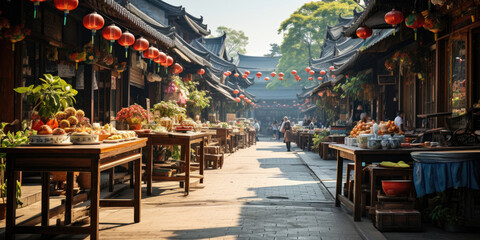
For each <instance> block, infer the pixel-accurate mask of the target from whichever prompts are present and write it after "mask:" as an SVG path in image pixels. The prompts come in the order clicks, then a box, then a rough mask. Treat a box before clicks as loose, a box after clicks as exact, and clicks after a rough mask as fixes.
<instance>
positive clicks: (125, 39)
mask: <svg viewBox="0 0 480 240" xmlns="http://www.w3.org/2000/svg"><path fill="white" fill-rule="evenodd" d="M134 43H135V36H133V34H131V33H130V32H128V31H126V32H124V33H122V36H120V38H119V39H118V44H120V46H123V47H125V58H128V47H129V46H132V45H133V44H134Z"/></svg>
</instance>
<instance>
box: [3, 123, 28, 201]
mask: <svg viewBox="0 0 480 240" xmlns="http://www.w3.org/2000/svg"><path fill="white" fill-rule="evenodd" d="M7 125H8V123H1V125H0V126H1V129H0V142H1V148H11V147H17V146H20V145H21V144H27V143H28V137H29V136H30V135H32V134H36V131H30V130H28V129H27V123H26V121H23V122H22V130H21V131H18V132H16V133H15V134H13V133H12V132H6V130H5V127H6V126H7ZM5 157H6V154H5V153H0V172H1V176H3V175H4V172H5V166H6V161H5ZM16 186H17V188H16V192H17V193H16V196H17V204H19V205H22V204H23V203H22V202H21V201H20V198H21V197H22V186H21V184H20V182H19V181H17V184H16ZM6 196H7V181H5V180H4V178H3V177H0V198H2V202H3V203H5V198H6Z"/></svg>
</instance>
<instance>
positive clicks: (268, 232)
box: [100, 141, 361, 239]
mask: <svg viewBox="0 0 480 240" xmlns="http://www.w3.org/2000/svg"><path fill="white" fill-rule="evenodd" d="M292 145H294V144H292ZM124 193H125V194H128V191H127V192H124ZM132 212H133V211H132V210H130V209H121V208H119V209H102V210H101V214H100V223H101V224H100V227H101V232H100V235H101V238H102V239H361V238H360V237H359V236H358V234H357V232H356V231H355V229H354V228H353V226H352V225H351V223H350V221H349V220H348V219H346V217H345V215H344V214H343V213H341V212H340V210H339V209H337V208H335V207H333V199H332V198H331V196H330V195H329V194H328V193H327V192H326V191H325V189H323V188H322V186H321V184H320V183H319V182H318V181H317V180H316V178H315V177H314V176H313V175H312V173H311V171H310V170H309V169H308V168H307V167H306V166H305V165H304V164H303V162H302V161H301V160H300V159H299V157H298V155H297V154H296V153H295V152H288V153H287V152H286V151H285V147H284V144H283V143H281V142H267V141H260V142H258V143H257V145H256V146H252V147H250V148H248V149H242V150H240V151H237V152H236V153H234V154H232V155H230V156H229V157H227V158H226V161H225V164H224V168H223V169H221V170H208V171H206V180H205V186H204V187H203V188H194V189H193V191H192V192H191V193H190V195H189V196H187V197H185V196H184V195H183V192H182V189H179V188H178V183H155V184H154V196H153V197H147V196H146V195H145V194H144V195H143V199H142V222H141V223H139V224H132V221H133V216H132V215H133V214H132Z"/></svg>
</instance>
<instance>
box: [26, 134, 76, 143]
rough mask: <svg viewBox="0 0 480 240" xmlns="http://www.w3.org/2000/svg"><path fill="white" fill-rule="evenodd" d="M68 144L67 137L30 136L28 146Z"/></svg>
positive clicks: (68, 139)
mask: <svg viewBox="0 0 480 240" xmlns="http://www.w3.org/2000/svg"><path fill="white" fill-rule="evenodd" d="M67 143H70V138H69V136H68V135H66V134H64V135H32V136H30V144H34V145H55V144H67Z"/></svg>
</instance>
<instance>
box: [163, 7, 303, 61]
mask: <svg viewBox="0 0 480 240" xmlns="http://www.w3.org/2000/svg"><path fill="white" fill-rule="evenodd" d="M164 1H165V2H167V3H169V4H171V5H174V6H179V5H182V6H183V7H185V10H186V11H187V12H188V13H190V14H192V15H193V16H196V17H200V16H203V23H205V24H207V25H208V29H209V30H210V31H211V32H212V33H214V34H216V33H215V30H216V29H217V27H218V26H226V27H229V28H232V29H235V30H242V31H244V32H245V34H246V35H247V37H248V45H247V47H246V49H247V55H252V56H263V55H264V54H267V53H268V52H269V50H270V43H277V44H279V45H280V44H281V43H282V35H281V34H280V35H279V34H278V33H277V30H278V28H279V26H280V23H281V22H282V21H284V20H285V19H287V18H288V17H289V16H290V14H292V13H293V12H294V11H295V10H297V9H298V8H300V7H301V6H302V5H303V4H304V3H307V2H311V1H312V0H164Z"/></svg>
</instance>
